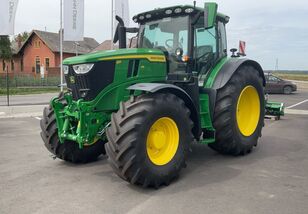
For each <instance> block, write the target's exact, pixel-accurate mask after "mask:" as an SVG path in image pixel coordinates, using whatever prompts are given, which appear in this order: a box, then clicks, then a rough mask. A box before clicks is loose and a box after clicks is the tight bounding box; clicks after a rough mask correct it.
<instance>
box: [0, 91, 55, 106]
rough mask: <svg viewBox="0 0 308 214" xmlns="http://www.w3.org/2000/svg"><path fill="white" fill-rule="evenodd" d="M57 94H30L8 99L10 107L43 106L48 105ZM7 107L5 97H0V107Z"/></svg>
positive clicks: (13, 96)
mask: <svg viewBox="0 0 308 214" xmlns="http://www.w3.org/2000/svg"><path fill="white" fill-rule="evenodd" d="M57 95H58V93H45V94H31V95H12V96H10V97H9V99H10V100H9V102H10V105H12V106H21V105H44V104H48V103H49V102H50V100H51V99H52V98H53V97H55V96H57ZM6 105H7V97H6V96H0V106H6Z"/></svg>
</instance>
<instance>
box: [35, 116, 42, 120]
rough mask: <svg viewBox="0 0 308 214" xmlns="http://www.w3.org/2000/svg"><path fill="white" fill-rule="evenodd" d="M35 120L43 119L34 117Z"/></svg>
mask: <svg viewBox="0 0 308 214" xmlns="http://www.w3.org/2000/svg"><path fill="white" fill-rule="evenodd" d="M34 118H35V119H37V120H41V119H42V118H40V117H34Z"/></svg>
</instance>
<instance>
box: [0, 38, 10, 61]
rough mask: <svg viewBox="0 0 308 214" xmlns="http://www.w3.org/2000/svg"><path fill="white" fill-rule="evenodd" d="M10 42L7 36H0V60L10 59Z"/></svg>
mask: <svg viewBox="0 0 308 214" xmlns="http://www.w3.org/2000/svg"><path fill="white" fill-rule="evenodd" d="M11 58H12V49H11V41H10V39H9V37H8V36H0V59H11Z"/></svg>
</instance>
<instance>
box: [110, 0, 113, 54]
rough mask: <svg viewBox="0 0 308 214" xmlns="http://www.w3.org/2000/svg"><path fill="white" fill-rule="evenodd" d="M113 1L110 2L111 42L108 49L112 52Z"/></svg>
mask: <svg viewBox="0 0 308 214" xmlns="http://www.w3.org/2000/svg"><path fill="white" fill-rule="evenodd" d="M113 8H114V5H113V0H111V40H110V49H111V50H113Z"/></svg>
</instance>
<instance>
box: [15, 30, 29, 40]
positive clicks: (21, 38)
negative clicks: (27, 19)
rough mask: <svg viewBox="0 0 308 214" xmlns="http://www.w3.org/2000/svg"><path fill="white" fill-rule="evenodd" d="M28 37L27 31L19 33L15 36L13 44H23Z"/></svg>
mask: <svg viewBox="0 0 308 214" xmlns="http://www.w3.org/2000/svg"><path fill="white" fill-rule="evenodd" d="M28 37H29V33H28V32H27V31H25V32H22V33H19V34H18V35H17V36H15V37H14V41H15V42H19V41H20V42H25V41H26V40H27V39H28Z"/></svg>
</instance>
